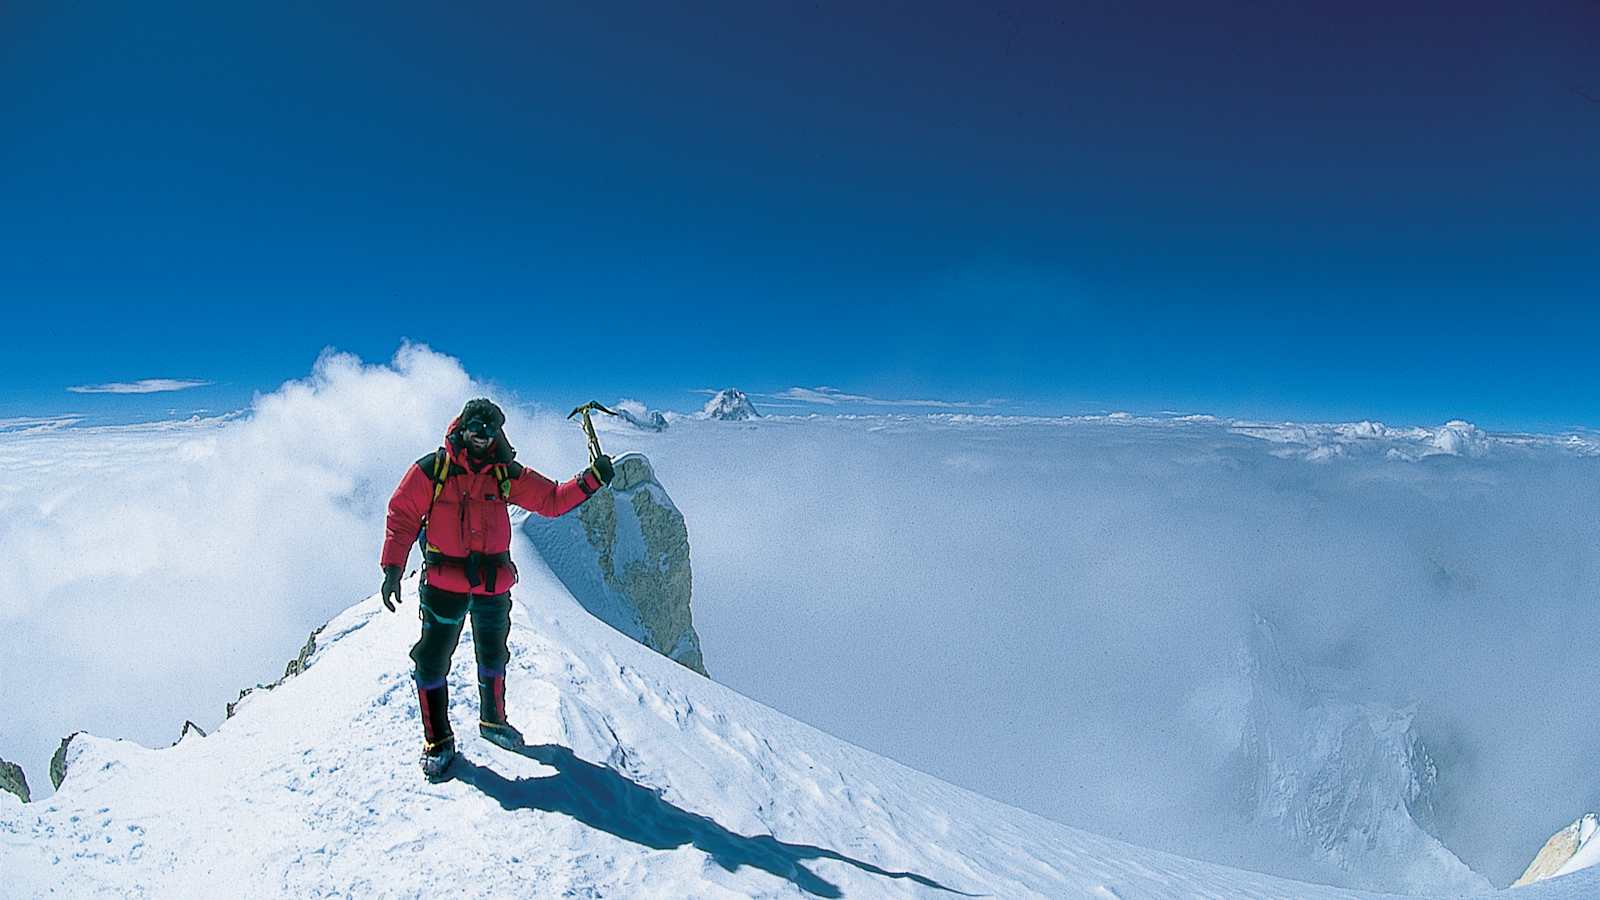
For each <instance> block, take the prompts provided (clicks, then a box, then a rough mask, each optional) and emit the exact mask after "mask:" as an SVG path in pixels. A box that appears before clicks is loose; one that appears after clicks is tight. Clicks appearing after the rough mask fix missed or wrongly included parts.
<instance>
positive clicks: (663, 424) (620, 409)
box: [611, 400, 669, 431]
mask: <svg viewBox="0 0 1600 900" xmlns="http://www.w3.org/2000/svg"><path fill="white" fill-rule="evenodd" d="M611 408H612V410H614V411H615V412H616V414H617V415H618V416H619V417H620V418H621V419H622V421H624V422H627V423H628V424H629V425H632V426H633V427H635V428H638V429H640V430H642V431H664V430H665V429H666V428H667V425H668V424H669V422H668V420H667V416H666V413H663V412H662V411H661V410H659V409H651V408H649V407H648V406H645V405H644V404H643V403H640V402H639V401H637V400H618V401H617V402H616V403H614V404H612V405H611Z"/></svg>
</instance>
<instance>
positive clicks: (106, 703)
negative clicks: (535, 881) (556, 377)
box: [0, 345, 586, 792]
mask: <svg viewBox="0 0 1600 900" xmlns="http://www.w3.org/2000/svg"><path fill="white" fill-rule="evenodd" d="M494 393H495V391H494V388H493V387H492V386H489V385H484V384H480V383H478V382H475V381H474V380H473V379H472V378H471V377H469V376H468V375H467V373H466V372H465V371H464V370H463V369H462V367H461V365H460V364H459V363H458V362H457V361H456V360H454V359H451V358H449V357H445V356H441V355H439V354H436V353H434V352H432V351H430V350H428V349H427V348H425V347H421V346H416V345H408V346H405V347H403V348H401V350H400V351H399V352H398V353H397V354H396V355H395V357H394V359H393V360H392V361H390V362H389V363H388V364H387V365H366V364H363V363H362V362H361V361H360V360H358V359H356V358H354V357H352V356H349V355H346V354H341V353H336V352H329V353H326V354H324V355H323V356H322V358H320V359H319V360H317V362H316V365H315V368H314V370H313V371H312V373H311V374H310V376H309V377H307V378H305V379H303V380H298V381H292V382H289V383H287V384H285V385H283V386H282V387H280V388H279V389H278V390H276V391H273V392H271V393H268V394H263V395H259V396H257V397H256V398H255V400H254V402H253V403H252V404H251V407H250V408H249V409H248V410H247V411H245V412H244V413H243V414H242V415H236V416H232V417H219V418H212V419H199V420H193V421H185V422H163V423H155V424H150V425H135V426H118V427H100V428H89V427H61V426H59V425H57V426H55V427H48V428H35V429H32V430H29V431H26V432H23V431H15V432H6V433H0V559H5V560H6V565H5V566H0V708H4V709H6V710H7V711H8V712H7V717H6V721H5V723H4V725H3V726H0V756H4V757H5V758H7V759H10V760H12V761H16V762H21V763H22V764H23V765H24V767H25V768H26V770H27V772H28V774H29V775H30V776H31V778H32V781H33V783H34V787H35V788H36V789H38V788H39V786H40V782H41V781H44V775H45V772H46V764H47V762H48V760H49V756H50V753H51V752H52V751H53V750H54V749H55V744H56V742H58V741H59V740H60V738H61V737H62V736H64V735H65V734H67V733H68V732H69V731H72V730H75V729H80V728H83V729H89V730H91V731H94V732H96V733H98V734H102V735H107V736H123V737H128V738H131V739H133V740H137V741H139V742H141V743H143V744H146V745H148V746H165V745H166V744H168V743H170V742H171V741H172V740H174V739H175V738H176V737H177V728H178V727H179V726H181V725H182V723H183V720H184V719H186V718H188V719H193V720H194V721H195V722H197V723H199V724H201V725H202V726H203V727H207V728H209V727H211V726H214V725H215V724H217V722H218V721H220V719H221V717H222V711H223V707H224V705H225V704H226V703H227V702H228V701H230V700H233V699H234V698H235V696H236V693H237V691H238V690H239V689H240V688H242V687H246V686H249V685H252V684H255V683H256V682H258V681H270V680H273V679H275V678H276V677H278V676H279V675H281V674H282V670H283V664H284V660H285V659H286V658H287V657H288V656H289V655H292V653H293V651H294V648H295V647H297V646H298V645H300V644H301V643H304V641H305V635H306V633H307V632H308V631H310V630H311V629H312V628H314V627H316V626H317V625H319V624H321V623H322V622H323V621H325V620H326V619H327V618H329V616H330V615H331V614H332V613H334V612H337V611H338V610H340V609H343V608H344V607H346V606H348V605H349V604H350V603H351V602H353V601H354V600H356V599H359V598H361V597H363V596H366V595H368V594H370V593H372V592H373V591H374V590H375V589H376V585H377V583H378V581H379V580H380V577H381V576H380V575H379V570H378V563H377V558H378V556H377V555H378V550H379V546H380V543H381V540H382V535H383V514H384V508H385V505H386V503H387V501H388V498H389V495H390V493H391V492H392V491H393V490H394V487H395V485H396V484H397V483H398V481H399V479H400V476H401V475H402V474H403V473H404V471H405V468H406V466H408V465H410V464H411V463H412V462H413V461H414V460H416V459H417V458H418V457H419V456H422V455H423V454H424V453H427V452H429V451H430V450H432V449H433V448H435V447H437V446H438V445H439V441H440V439H441V436H442V433H443V431H444V427H445V425H446V424H447V423H448V422H449V420H450V418H451V417H452V416H454V415H455V414H456V413H457V412H459V411H460V409H461V405H462V403H463V402H464V400H465V399H467V398H469V397H472V396H478V395H480V394H494ZM506 411H507V416H508V422H507V431H508V433H509V434H510V435H511V436H512V438H513V440H514V441H515V442H516V445H517V447H518V448H519V450H520V451H521V456H520V457H519V458H521V459H524V460H526V461H527V462H528V464H529V465H532V466H534V467H535V468H537V469H540V471H546V470H545V468H544V467H545V466H546V465H550V466H553V469H552V470H551V474H552V475H556V474H561V473H563V472H565V473H566V475H570V474H571V472H576V471H577V470H578V469H579V468H581V467H582V465H583V464H584V463H585V461H586V455H585V450H584V447H583V439H582V435H581V433H580V432H578V430H577V429H575V428H573V427H572V426H571V425H570V423H562V422H560V420H559V419H557V418H556V417H555V416H554V415H553V414H545V413H542V412H539V411H537V410H530V409H528V408H526V407H521V406H517V405H516V404H514V403H512V404H508V406H507V410H506ZM41 421H44V422H45V423H46V424H48V423H49V421H50V420H41ZM569 432H570V433H569ZM568 469H570V470H571V472H567V471H566V470H568ZM562 477H565V475H562ZM413 563H415V560H413ZM412 614H414V612H413V613H412ZM407 649H408V648H404V647H400V648H396V652H397V653H404V652H406V650H407ZM43 788H44V791H45V792H48V788H49V783H48V781H44V784H43Z"/></svg>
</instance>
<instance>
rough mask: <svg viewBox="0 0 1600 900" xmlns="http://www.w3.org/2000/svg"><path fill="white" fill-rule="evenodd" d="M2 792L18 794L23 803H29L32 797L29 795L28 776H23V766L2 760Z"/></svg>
mask: <svg viewBox="0 0 1600 900" xmlns="http://www.w3.org/2000/svg"><path fill="white" fill-rule="evenodd" d="M0 791H6V792H7V793H11V794H16V795H17V797H18V798H19V799H20V800H22V802H23V803H27V802H29V800H30V798H31V796H32V795H31V794H29V793H28V776H27V775H24V774H23V772H22V767H21V766H19V765H17V764H16V763H10V762H6V761H5V760H3V759H0Z"/></svg>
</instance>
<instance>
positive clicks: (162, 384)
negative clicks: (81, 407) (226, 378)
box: [67, 378, 213, 394]
mask: <svg viewBox="0 0 1600 900" xmlns="http://www.w3.org/2000/svg"><path fill="white" fill-rule="evenodd" d="M212 383H213V382H210V381H194V380H190V379H182V378H142V379H140V380H138V381H113V382H110V383H108V384H79V385H74V386H72V387H69V388H67V390H69V391H71V392H72V393H74V394H160V393H164V392H166V391H186V390H189V389H190V388H197V387H205V386H206V385H209V384H212Z"/></svg>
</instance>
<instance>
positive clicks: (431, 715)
mask: <svg viewBox="0 0 1600 900" xmlns="http://www.w3.org/2000/svg"><path fill="white" fill-rule="evenodd" d="M449 692H450V689H449V687H448V686H446V685H445V684H444V683H440V684H437V685H434V686H432V687H422V686H421V685H418V687H417V701H418V703H419V704H420V705H421V707H422V739H423V745H422V773H423V774H424V775H427V776H428V777H429V778H437V777H439V776H440V775H443V774H444V770H445V769H448V768H449V767H450V763H451V762H452V761H453V760H454V759H455V758H456V736H455V734H454V732H452V731H451V730H450V693H449Z"/></svg>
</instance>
